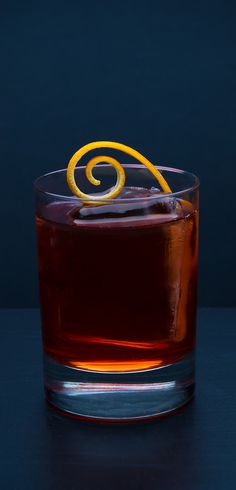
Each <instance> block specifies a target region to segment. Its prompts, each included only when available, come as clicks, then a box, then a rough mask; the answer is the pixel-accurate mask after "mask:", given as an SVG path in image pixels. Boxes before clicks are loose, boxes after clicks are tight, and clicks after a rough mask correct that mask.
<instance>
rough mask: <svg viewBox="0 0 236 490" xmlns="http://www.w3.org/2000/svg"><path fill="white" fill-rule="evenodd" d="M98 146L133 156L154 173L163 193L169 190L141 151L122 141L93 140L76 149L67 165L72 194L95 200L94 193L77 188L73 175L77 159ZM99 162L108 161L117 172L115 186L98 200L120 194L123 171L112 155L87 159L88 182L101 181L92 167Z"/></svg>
mask: <svg viewBox="0 0 236 490" xmlns="http://www.w3.org/2000/svg"><path fill="white" fill-rule="evenodd" d="M98 148H112V149H114V150H120V151H123V152H124V153H127V154H128V155H130V156H132V157H134V158H135V159H136V160H138V161H139V162H140V163H142V164H143V165H145V167H147V168H148V170H150V172H151V173H152V174H153V175H154V177H155V178H156V179H157V181H158V182H159V184H160V186H161V187H162V190H163V192H165V193H169V192H171V189H170V187H169V185H168V184H167V182H166V180H165V179H164V177H163V175H162V174H161V173H160V171H159V170H158V169H157V168H156V167H155V166H154V165H153V164H152V163H151V162H150V161H149V160H148V159H147V158H145V157H144V156H143V155H142V154H141V153H139V152H138V151H136V150H134V149H133V148H131V147H130V146H127V145H123V144H122V143H117V142H115V141H95V142H93V143H88V144H87V145H84V146H82V148H80V149H79V150H78V151H76V152H75V153H74V155H73V156H72V157H71V159H70V161H69V164H68V167H67V183H68V186H69V187H70V189H71V191H72V192H73V194H75V195H76V196H77V197H79V198H81V199H89V200H90V201H97V199H98V196H96V195H89V194H85V193H84V192H82V191H81V190H80V189H79V188H78V186H77V184H76V182H75V176H74V171H75V167H76V165H77V163H78V162H79V160H80V159H81V158H82V157H83V156H84V155H85V154H86V153H87V152H88V151H91V150H95V149H98ZM101 162H105V163H109V164H111V165H112V166H113V167H114V168H115V170H116V174H117V180H116V184H115V186H114V187H113V188H112V189H111V190H110V191H109V192H107V193H106V194H103V195H99V200H106V199H113V198H115V197H117V196H118V195H119V194H120V192H121V191H122V189H123V187H124V185H125V171H124V169H123V167H122V165H121V164H120V162H118V160H116V159H115V158H113V157H109V156H106V155H103V156H97V157H93V158H91V159H90V160H89V162H88V163H87V166H86V169H85V173H86V177H87V179H88V180H89V182H91V184H93V185H99V184H100V183H101V182H100V180H98V179H96V178H95V177H94V176H93V169H94V167H95V166H96V165H98V164H99V163H101Z"/></svg>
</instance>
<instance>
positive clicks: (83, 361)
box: [35, 165, 199, 421]
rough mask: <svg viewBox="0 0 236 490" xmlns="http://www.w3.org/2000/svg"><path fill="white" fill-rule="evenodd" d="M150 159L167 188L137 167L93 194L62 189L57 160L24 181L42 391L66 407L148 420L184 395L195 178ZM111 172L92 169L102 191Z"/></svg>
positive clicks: (190, 350) (188, 371) (190, 374)
mask: <svg viewBox="0 0 236 490" xmlns="http://www.w3.org/2000/svg"><path fill="white" fill-rule="evenodd" d="M157 168H158V169H159V170H160V172H161V173H162V174H163V176H164V177H165V179H166V181H167V182H168V183H169V185H170V187H171V189H172V193H171V194H164V193H162V192H160V190H159V189H158V188H157V182H156V181H155V179H154V177H153V176H152V175H151V174H150V172H149V171H148V169H146V168H144V167H143V166H142V165H124V169H125V173H126V187H125V188H124V189H123V191H122V193H121V194H120V196H118V198H116V199H111V200H109V201H102V202H99V194H98V202H96V203H95V204H92V203H91V202H89V201H86V199H83V201H81V200H80V199H79V198H77V197H75V196H73V195H72V194H71V191H70V190H69V188H68V186H67V183H66V170H60V171H56V172H53V173H49V174H47V175H44V176H42V177H40V178H38V179H37V180H36V182H35V190H36V228H37V241H38V257H39V260H38V264H39V279H40V299H41V320H42V336H43V347H44V380H45V390H46V397H47V399H48V401H49V402H50V403H51V404H53V405H54V406H56V407H57V408H59V409H61V410H63V411H65V412H67V413H70V414H74V415H77V416H80V417H84V418H92V419H105V420H112V421H120V420H130V419H142V418H150V417H155V416H159V415H162V414H165V413H168V412H171V411H174V410H176V409H177V408H179V407H180V406H182V405H184V404H185V403H187V402H188V401H189V400H190V399H191V398H192V396H193V393H194V347H195V322H196V290H197V254H198V190H199V181H198V179H197V177H195V176H194V175H193V174H191V173H188V172H184V171H181V170H178V169H174V168H165V167H157ZM84 170H85V168H84V167H78V168H77V169H76V171H75V177H76V180H77V181H78V182H80V184H81V185H82V187H83V189H84V190H85V192H89V193H90V194H91V188H92V186H91V184H89V183H88V182H87V181H86V178H85V173H84ZM113 172H114V170H113V169H112V168H111V166H110V165H99V166H98V167H96V169H95V170H94V174H95V175H96V177H97V178H99V179H101V181H102V187H101V191H103V190H107V188H108V187H111V186H112V185H113V182H114V173H113Z"/></svg>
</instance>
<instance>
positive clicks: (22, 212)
mask: <svg viewBox="0 0 236 490" xmlns="http://www.w3.org/2000/svg"><path fill="white" fill-rule="evenodd" d="M235 14H236V5H235V2H233V1H229V0H224V1H217V0H215V1H214V2H213V1H209V2H207V1H204V2H203V1H199V2H189V1H188V2H182V1H179V2H178V1H168V0H166V1H163V2H158V1H148V0H147V1H142V2H140V1H138V0H136V1H134V0H133V1H128V0H125V1H121V2H112V1H111V0H110V1H90V2H89V1H87V2H86V1H83V2H80V1H79V0H77V1H76V0H74V1H72V0H66V1H62V0H57V2H55V1H51V2H50V1H49V2H45V1H40V2H33V1H31V2H30V1H26V2H24V1H22V2H16V1H15V2H14V1H12V2H4V4H2V5H1V68H2V70H1V71H2V74H1V80H0V85H1V91H0V94H1V111H0V117H1V121H0V124H1V144H0V148H1V158H0V162H1V191H0V199H1V202H0V217H1V253H0V260H1V264H0V267H1V295H0V306H17V307H21V306H35V305H37V304H38V297H37V274H36V255H35V239H34V224H33V215H34V208H33V207H34V201H33V192H32V182H33V180H34V179H35V177H37V176H38V175H40V174H42V173H44V172H47V171H50V170H54V169H56V168H62V167H65V166H66V164H67V162H68V159H69V157H70V156H71V155H72V153H73V152H74V151H75V150H76V149H77V148H78V147H80V146H81V145H83V144H85V143H87V142H89V141H92V140H96V139H111V140H118V141H121V142H124V143H126V144H129V145H131V146H133V147H135V148H137V149H139V150H141V151H142V152H143V153H144V154H145V155H146V156H148V157H149V158H150V159H151V160H153V161H155V162H159V163H162V164H167V165H175V166H177V167H182V168H184V169H188V170H191V171H193V172H195V173H197V174H198V175H199V176H200V178H201V228H200V230H201V240H200V250H201V253H200V291H199V300H200V304H201V305H224V306H226V305H229V306H232V305H235V304H236V299H235V297H236V296H235V287H234V285H235V280H234V278H235V276H236V261H235V251H234V250H235V213H236V198H235V183H236V145H235V122H236V98H235V90H236V83H235V71H236V60H235V47H236V42H235V41H236V30H235Z"/></svg>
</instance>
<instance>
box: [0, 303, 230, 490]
mask: <svg viewBox="0 0 236 490" xmlns="http://www.w3.org/2000/svg"><path fill="white" fill-rule="evenodd" d="M0 322H1V357H0V358H1V362H2V365H1V370H0V373H1V395H2V396H1V404H0V407H1V413H2V415H1V425H2V427H1V438H0V441H1V458H0V463H1V476H0V488H1V490H5V489H7V490H21V489H22V490H28V489H30V490H38V489H40V490H51V489H57V490H60V489H66V490H75V489H76V490H77V489H79V490H84V489H85V490H89V489H90V488H91V489H92V488H96V489H98V490H100V489H101V490H106V489H109V490H110V489H111V490H114V489H118V488H120V487H123V488H124V489H126V488H127V489H129V490H132V489H135V490H136V489H137V490H142V489H145V490H152V489H153V490H154V489H155V490H156V489H161V490H166V489H171V490H172V489H173V490H175V489H181V490H185V489H186V490H193V489H194V490H195V489H199V490H205V489H207V490H211V489H213V490H217V489H220V490H222V489H224V490H231V489H235V488H236V418H235V409H236V389H235V388H236V386H235V370H236V355H235V351H236V309H201V310H200V311H199V321H198V324H199V325H198V347H197V393H196V398H195V400H194V401H193V402H192V403H191V404H190V405H189V406H188V407H186V408H185V409H184V410H183V411H181V412H180V413H178V414H176V415H174V416H170V417H165V418H161V419H157V420H155V421H152V422H145V423H139V424H134V423H133V424H129V425H115V426H114V425H110V424H97V423H92V422H82V421H78V420H73V419H68V418H65V417H63V416H61V415H58V414H56V413H54V412H53V411H52V409H50V408H49V407H48V406H47V405H46V403H45V402H44V395H43V387H42V364H41V340H40V322H39V312H38V310H1V311H0Z"/></svg>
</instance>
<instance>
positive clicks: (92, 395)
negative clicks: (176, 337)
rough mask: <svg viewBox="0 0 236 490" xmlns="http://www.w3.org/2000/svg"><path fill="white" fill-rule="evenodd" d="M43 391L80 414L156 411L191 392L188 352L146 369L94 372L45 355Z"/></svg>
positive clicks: (176, 404) (106, 416)
mask: <svg viewBox="0 0 236 490" xmlns="http://www.w3.org/2000/svg"><path fill="white" fill-rule="evenodd" d="M44 375H45V389H46V396H47V399H48V401H49V402H50V403H52V404H53V405H54V406H56V407H57V408H59V409H60V410H63V411H64V412H67V413H70V414H73V415H77V416H79V417H84V418H86V419H88V418H91V419H99V420H101V419H103V420H107V421H109V420H110V421H125V420H135V419H137V420H138V419H144V418H150V417H157V416H159V415H163V414H168V413H169V412H172V411H174V410H176V409H178V408H180V407H181V406H182V405H185V404H186V403H187V402H188V401H189V400H190V399H191V398H192V396H193V394H194V353H193V352H192V353H190V354H189V355H187V356H185V357H184V358H182V359H180V360H179V361H178V362H176V363H174V364H169V365H168V366H163V367H161V368H157V369H151V370H148V371H139V372H137V371H136V372H130V373H127V372H126V373H122V374H117V373H97V372H92V371H83V370H82V369H77V368H71V367H69V366H64V365H62V364H59V363H57V362H55V361H54V360H52V359H50V358H49V357H48V356H46V355H45V358H44Z"/></svg>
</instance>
